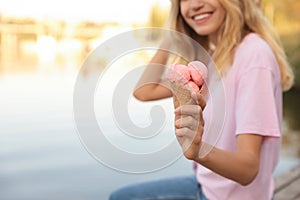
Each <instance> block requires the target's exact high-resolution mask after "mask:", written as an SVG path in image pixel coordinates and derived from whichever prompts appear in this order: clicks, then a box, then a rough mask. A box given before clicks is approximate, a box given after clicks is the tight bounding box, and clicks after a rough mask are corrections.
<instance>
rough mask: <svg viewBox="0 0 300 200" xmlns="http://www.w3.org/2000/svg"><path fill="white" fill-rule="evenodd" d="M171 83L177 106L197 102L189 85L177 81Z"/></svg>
mask: <svg viewBox="0 0 300 200" xmlns="http://www.w3.org/2000/svg"><path fill="white" fill-rule="evenodd" d="M170 85H171V89H172V92H173V103H174V107H175V108H177V107H179V106H181V105H195V104H196V102H195V101H194V100H193V99H192V97H191V90H189V89H188V88H187V87H185V86H183V85H181V84H179V83H177V82H171V83H170Z"/></svg>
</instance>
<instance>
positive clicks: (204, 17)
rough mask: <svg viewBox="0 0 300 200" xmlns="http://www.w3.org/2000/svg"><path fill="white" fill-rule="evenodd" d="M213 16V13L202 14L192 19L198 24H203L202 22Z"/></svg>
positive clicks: (195, 15)
mask: <svg viewBox="0 0 300 200" xmlns="http://www.w3.org/2000/svg"><path fill="white" fill-rule="evenodd" d="M212 14H213V12H202V13H199V14H194V15H193V16H192V19H193V20H195V21H197V22H202V21H206V19H208V18H209V17H210V16H211V15H212Z"/></svg>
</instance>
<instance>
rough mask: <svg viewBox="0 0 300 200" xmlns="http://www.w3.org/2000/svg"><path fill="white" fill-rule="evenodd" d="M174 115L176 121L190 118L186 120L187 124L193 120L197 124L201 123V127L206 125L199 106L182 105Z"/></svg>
mask: <svg viewBox="0 0 300 200" xmlns="http://www.w3.org/2000/svg"><path fill="white" fill-rule="evenodd" d="M174 113H175V119H176V121H177V120H179V119H182V118H186V117H188V118H187V119H185V123H188V122H190V121H191V120H192V119H191V118H193V119H194V120H196V121H197V123H199V122H200V124H201V125H204V120H203V117H202V108H201V107H200V106H199V105H182V106H179V107H178V108H176V109H175V111H174ZM190 123H191V122H190Z"/></svg>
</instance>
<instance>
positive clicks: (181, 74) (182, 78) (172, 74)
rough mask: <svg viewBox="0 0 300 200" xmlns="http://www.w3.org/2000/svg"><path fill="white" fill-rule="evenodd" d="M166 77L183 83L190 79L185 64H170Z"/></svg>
mask: <svg viewBox="0 0 300 200" xmlns="http://www.w3.org/2000/svg"><path fill="white" fill-rule="evenodd" d="M166 76H167V79H169V80H170V81H172V82H177V83H180V84H182V85H185V84H186V83H187V82H188V81H189V80H190V79H191V75H190V71H189V69H188V68H187V66H185V65H181V64H172V65H171V67H170V68H169V69H168V71H167V74H166Z"/></svg>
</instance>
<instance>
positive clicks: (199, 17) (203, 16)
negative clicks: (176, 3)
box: [194, 13, 210, 20]
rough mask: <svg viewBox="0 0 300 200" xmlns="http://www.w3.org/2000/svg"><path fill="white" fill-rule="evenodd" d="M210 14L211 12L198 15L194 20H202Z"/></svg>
mask: <svg viewBox="0 0 300 200" xmlns="http://www.w3.org/2000/svg"><path fill="white" fill-rule="evenodd" d="M209 15H210V14H209V13H206V14H202V15H197V16H195V17H194V20H201V19H204V18H205V17H208V16H209Z"/></svg>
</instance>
